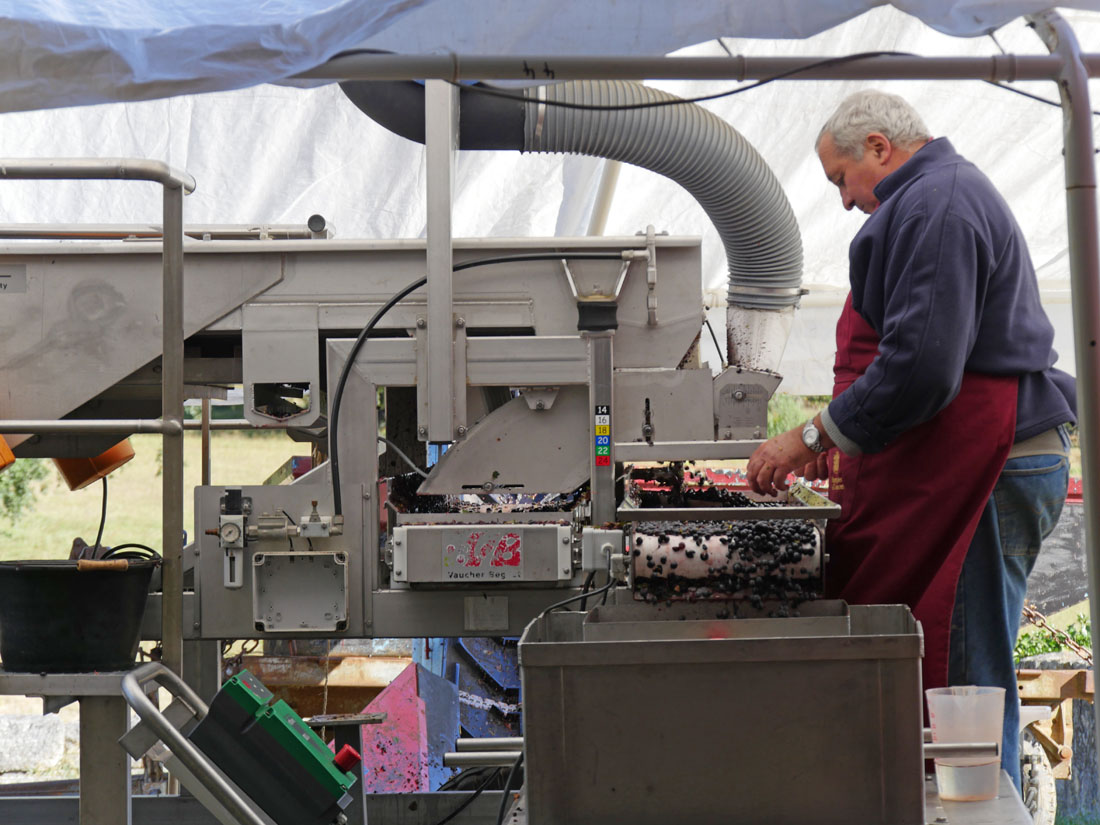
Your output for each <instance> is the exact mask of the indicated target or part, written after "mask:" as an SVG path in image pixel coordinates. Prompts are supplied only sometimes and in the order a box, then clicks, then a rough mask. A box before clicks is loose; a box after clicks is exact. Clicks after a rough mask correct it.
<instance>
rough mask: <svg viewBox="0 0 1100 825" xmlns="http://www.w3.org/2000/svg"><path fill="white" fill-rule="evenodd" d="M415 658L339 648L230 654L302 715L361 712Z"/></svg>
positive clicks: (234, 662)
mask: <svg viewBox="0 0 1100 825" xmlns="http://www.w3.org/2000/svg"><path fill="white" fill-rule="evenodd" d="M411 661H412V660H411V659H409V658H406V657H404V656H340V655H339V654H338V653H337V654H334V655H332V656H331V657H325V656H241V657H239V658H237V657H234V659H232V660H231V662H232V666H233V672H236V671H237V670H239V669H241V668H247V669H248V670H249V671H251V672H252V673H253V674H255V675H256V677H257V678H259V680H260V681H261V682H263V683H264V684H265V685H266V686H267V687H268V689H270V690H271V692H272V693H273V694H275V697H276V698H277V699H282V700H283V701H285V702H286V703H287V704H288V705H290V706H291V707H292V708H294V709H295V710H296V711H297V712H298V714H299V715H301V716H316V715H318V714H322V713H329V714H345V713H359V712H360V711H362V710H363V708H365V707H366V706H367V705H369V704H370V703H371V702H372V701H373V700H374V698H375V697H376V696H378V694H379V693H381V692H382V690H383V689H385V687H386V686H387V685H388V684H389V683H390V682H392V681H393V680H394V679H396V678H397V676H398V675H400V673H401V671H403V670H404V669H405V668H406V667H407V666H408V664H409V663H410V662H411ZM326 673H327V678H326ZM226 675H232V673H227V674H226Z"/></svg>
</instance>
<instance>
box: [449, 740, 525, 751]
mask: <svg viewBox="0 0 1100 825" xmlns="http://www.w3.org/2000/svg"><path fill="white" fill-rule="evenodd" d="M522 747H523V737H522V736H490V737H480V738H475V737H466V738H463V739H456V740H455V750H456V751H460V752H466V751H518V750H520V749H521V748H522Z"/></svg>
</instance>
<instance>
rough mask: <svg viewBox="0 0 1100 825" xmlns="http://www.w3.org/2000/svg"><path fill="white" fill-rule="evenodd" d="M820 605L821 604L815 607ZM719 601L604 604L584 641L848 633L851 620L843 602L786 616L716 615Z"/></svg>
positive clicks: (591, 616) (587, 624) (591, 617)
mask: <svg viewBox="0 0 1100 825" xmlns="http://www.w3.org/2000/svg"><path fill="white" fill-rule="evenodd" d="M819 605H820V606H819ZM719 607H720V606H719V605H717V604H706V603H696V604H686V603H685V604H677V605H675V606H672V607H664V606H661V607H658V608H654V607H651V606H650V605H644V606H643V605H633V604H625V605H611V606H608V605H603V606H600V607H596V608H593V609H592V610H590V611H589V612H588V614H587V615H586V617H585V620H584V626H583V637H582V638H583V640H584V641H586V642H630V641H638V642H644V641H657V640H660V639H666V640H667V639H681V640H688V639H782V638H814V637H821V636H833V637H836V636H848V635H850V634H851V621H850V620H849V617H848V612H847V610H846V609H844V608H846V607H847V605H844V603H843V602H811V603H809V604H807V605H803V606H802V607H803V610H802V611H800V612H805V613H807V614H817V615H806V616H798V617H791V618H786V619H769V618H759V619H756V618H743V619H717V618H715V613H716V611H717V610H718V608H719Z"/></svg>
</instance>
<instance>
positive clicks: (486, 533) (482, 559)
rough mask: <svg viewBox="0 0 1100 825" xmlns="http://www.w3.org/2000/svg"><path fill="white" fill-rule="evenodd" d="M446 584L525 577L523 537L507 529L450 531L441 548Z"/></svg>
mask: <svg viewBox="0 0 1100 825" xmlns="http://www.w3.org/2000/svg"><path fill="white" fill-rule="evenodd" d="M442 553H443V556H442V563H443V579H444V581H513V580H516V579H522V578H523V537H522V536H521V535H520V534H519V533H516V532H511V531H504V530H468V531H466V530H462V531H458V530H456V531H454V532H448V533H447V534H445V535H444V538H443V549H442Z"/></svg>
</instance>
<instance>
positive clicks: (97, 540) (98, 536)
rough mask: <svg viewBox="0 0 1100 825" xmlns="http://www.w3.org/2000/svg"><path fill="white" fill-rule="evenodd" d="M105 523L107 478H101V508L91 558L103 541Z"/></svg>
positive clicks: (94, 555)
mask: <svg viewBox="0 0 1100 825" xmlns="http://www.w3.org/2000/svg"><path fill="white" fill-rule="evenodd" d="M106 523H107V476H103V506H102V508H101V509H100V511H99V532H98V533H96V534H95V545H94V546H93V547H92V558H93V559H94V558H95V557H96V553H97V552H99V543H100V542H101V541H103V525H104V524H106Z"/></svg>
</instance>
